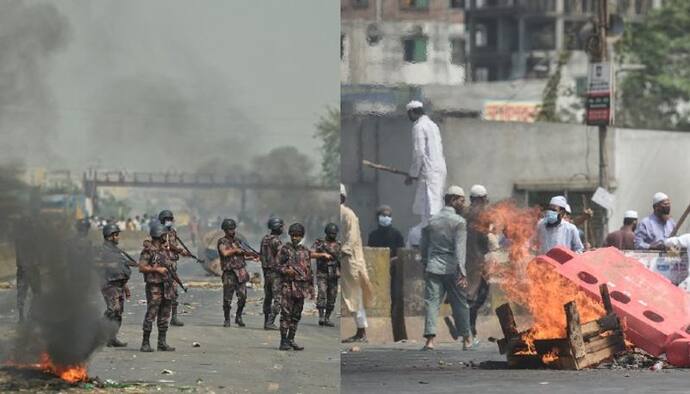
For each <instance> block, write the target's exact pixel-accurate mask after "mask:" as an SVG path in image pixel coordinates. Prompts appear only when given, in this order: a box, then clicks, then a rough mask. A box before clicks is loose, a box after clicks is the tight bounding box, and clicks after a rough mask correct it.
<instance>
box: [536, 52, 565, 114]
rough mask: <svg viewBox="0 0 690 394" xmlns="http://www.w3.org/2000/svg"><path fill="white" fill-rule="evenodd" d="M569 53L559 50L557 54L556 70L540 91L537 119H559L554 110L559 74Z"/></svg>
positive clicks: (559, 80)
mask: <svg viewBox="0 0 690 394" xmlns="http://www.w3.org/2000/svg"><path fill="white" fill-rule="evenodd" d="M571 53H572V52H570V51H561V53H560V55H559V56H558V64H557V66H556V71H555V72H554V73H553V74H552V75H551V77H549V81H548V82H547V83H546V86H545V87H544V91H543V93H542V103H541V108H540V110H539V114H538V115H537V121H540V122H560V121H561V118H560V116H558V113H557V112H556V108H557V103H558V96H559V87H560V85H561V75H562V71H563V67H565V66H566V65H567V64H568V61H569V60H570V55H571Z"/></svg>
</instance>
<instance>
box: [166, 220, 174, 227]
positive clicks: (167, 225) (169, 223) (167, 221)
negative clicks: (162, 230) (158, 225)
mask: <svg viewBox="0 0 690 394" xmlns="http://www.w3.org/2000/svg"><path fill="white" fill-rule="evenodd" d="M172 225H173V222H172V221H170V220H166V221H165V224H164V226H165V227H167V228H170V227H172Z"/></svg>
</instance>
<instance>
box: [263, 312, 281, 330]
mask: <svg viewBox="0 0 690 394" xmlns="http://www.w3.org/2000/svg"><path fill="white" fill-rule="evenodd" d="M275 319H276V318H275V316H273V314H272V313H270V312H269V313H268V314H267V315H265V317H264V330H277V329H278V327H276V325H275V324H274V323H273V322H274V321H275Z"/></svg>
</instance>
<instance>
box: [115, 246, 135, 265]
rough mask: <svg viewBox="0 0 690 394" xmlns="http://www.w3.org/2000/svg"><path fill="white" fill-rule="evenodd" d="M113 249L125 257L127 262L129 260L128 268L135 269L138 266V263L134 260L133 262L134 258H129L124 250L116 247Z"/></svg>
mask: <svg viewBox="0 0 690 394" xmlns="http://www.w3.org/2000/svg"><path fill="white" fill-rule="evenodd" d="M115 249H117V250H118V252H120V254H121V255H122V256H124V257H126V258H127V260H129V261H130V262H131V264H128V265H129V266H130V267H137V266H139V262H138V261H136V260H134V258H133V257H132V256H130V255H129V253H127V252H125V251H124V250H122V249H120V248H118V247H117V246H115Z"/></svg>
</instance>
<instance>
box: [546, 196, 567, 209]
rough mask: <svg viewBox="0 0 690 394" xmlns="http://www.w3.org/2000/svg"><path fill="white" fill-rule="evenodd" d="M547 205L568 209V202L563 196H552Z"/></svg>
mask: <svg viewBox="0 0 690 394" xmlns="http://www.w3.org/2000/svg"><path fill="white" fill-rule="evenodd" d="M549 205H555V206H557V207H561V208H563V209H566V208H567V207H568V200H566V199H565V197H563V196H554V197H553V198H551V201H550V202H549Z"/></svg>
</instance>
